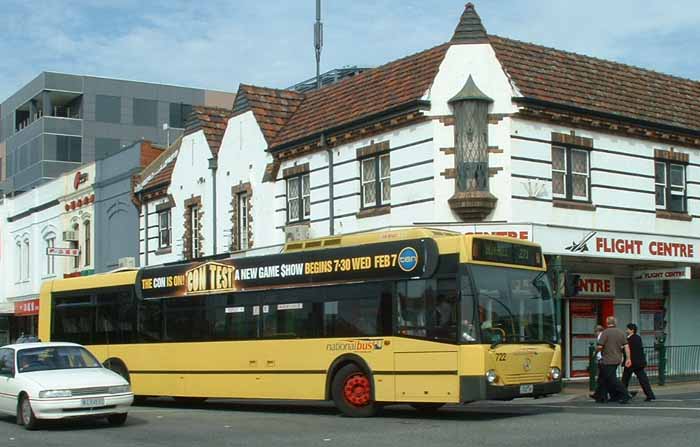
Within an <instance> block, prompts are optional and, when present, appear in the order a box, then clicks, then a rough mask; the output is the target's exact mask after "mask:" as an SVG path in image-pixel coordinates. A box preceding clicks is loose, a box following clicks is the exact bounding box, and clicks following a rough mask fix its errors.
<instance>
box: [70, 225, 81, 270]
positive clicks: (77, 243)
mask: <svg viewBox="0 0 700 447" xmlns="http://www.w3.org/2000/svg"><path fill="white" fill-rule="evenodd" d="M73 231H75V235H76V238H75V239H76V240H75V241H71V243H70V246H71V248H75V249H80V241H79V240H78V239H80V236H79V235H80V233H79V231H80V225H78V223H74V224H73ZM79 268H80V254H78V256H75V257H74V258H73V269H74V270H78V269H79Z"/></svg>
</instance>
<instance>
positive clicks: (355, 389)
mask: <svg viewBox="0 0 700 447" xmlns="http://www.w3.org/2000/svg"><path fill="white" fill-rule="evenodd" d="M331 395H332V397H333V402H335V406H336V407H337V408H338V409H339V410H340V411H341V412H342V413H343V414H344V415H346V416H350V417H356V418H362V417H370V416H374V415H375V414H376V413H377V409H378V405H377V403H376V402H374V401H373V400H372V380H371V378H370V377H369V376H368V375H367V373H365V372H364V371H363V370H362V369H361V368H360V367H359V366H357V365H356V364H354V363H351V364H349V365H345V366H343V367H342V368H340V371H338V372H337V373H336V375H335V376H334V377H333V383H332V384H331Z"/></svg>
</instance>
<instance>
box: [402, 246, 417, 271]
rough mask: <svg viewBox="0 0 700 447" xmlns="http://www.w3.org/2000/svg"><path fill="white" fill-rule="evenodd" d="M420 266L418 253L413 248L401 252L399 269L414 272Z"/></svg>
mask: <svg viewBox="0 0 700 447" xmlns="http://www.w3.org/2000/svg"><path fill="white" fill-rule="evenodd" d="M417 265H418V252H417V251H416V249H415V248H413V247H406V248H404V249H403V250H401V251H400V252H399V268H401V270H403V271H404V272H412V271H413V270H415V268H416V266H417Z"/></svg>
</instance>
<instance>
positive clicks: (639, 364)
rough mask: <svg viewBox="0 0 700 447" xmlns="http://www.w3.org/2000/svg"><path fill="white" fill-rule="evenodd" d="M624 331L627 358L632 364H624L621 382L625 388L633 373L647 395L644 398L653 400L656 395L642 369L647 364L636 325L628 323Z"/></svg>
mask: <svg viewBox="0 0 700 447" xmlns="http://www.w3.org/2000/svg"><path fill="white" fill-rule="evenodd" d="M625 332H627V344H628V345H629V347H630V349H629V350H630V355H629V357H628V358H629V359H630V360H632V364H631V365H630V366H627V365H625V370H624V371H623V372H622V384H623V385H624V386H625V388H627V387H628V385H629V383H630V378H631V377H632V373H634V374H635V375H636V376H637V380H638V381H639V386H641V387H642V390H643V391H644V394H645V395H646V396H647V398H646V399H645V400H646V401H647V402H649V401H652V400H655V399H656V396H654V392H653V391H652V390H651V385H650V384H649V378H648V377H647V373H646V371H644V368H645V367H646V366H647V360H646V358H645V356H644V346H643V345H642V337H640V336H639V335H637V325H636V324H634V323H630V324H628V325H627V329H626V330H625Z"/></svg>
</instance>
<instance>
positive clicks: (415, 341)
mask: <svg viewBox="0 0 700 447" xmlns="http://www.w3.org/2000/svg"><path fill="white" fill-rule="evenodd" d="M457 308H458V294H457V287H456V280H455V279H454V278H450V279H431V280H411V281H402V282H400V283H398V285H397V300H396V319H397V321H396V327H397V335H399V336H400V337H401V338H399V339H398V340H397V346H396V347H395V350H394V370H395V371H394V372H395V377H396V380H395V387H396V400H397V401H403V402H458V401H459V374H458V369H459V368H458V365H459V350H458V347H457V344H456V343H457V327H458V319H457V316H458V312H457Z"/></svg>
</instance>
